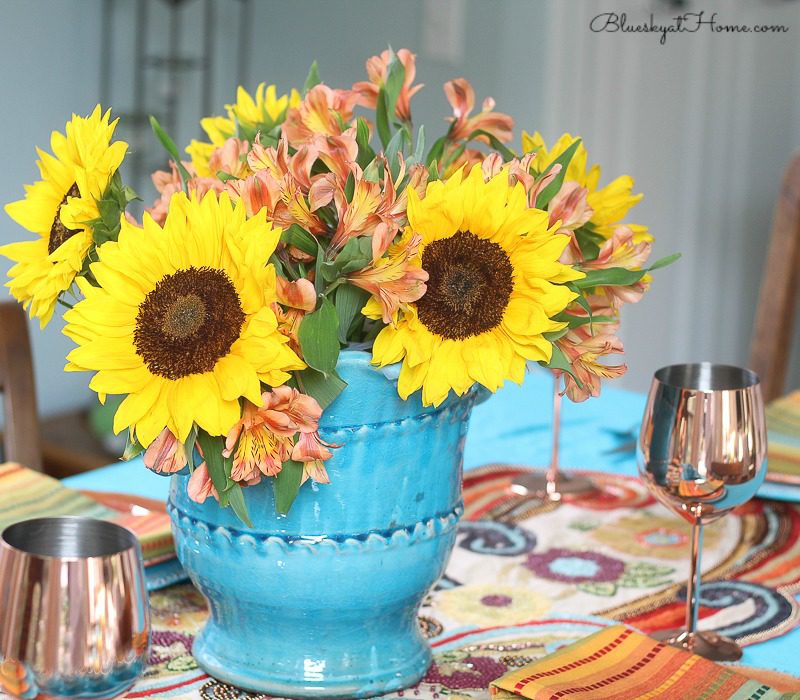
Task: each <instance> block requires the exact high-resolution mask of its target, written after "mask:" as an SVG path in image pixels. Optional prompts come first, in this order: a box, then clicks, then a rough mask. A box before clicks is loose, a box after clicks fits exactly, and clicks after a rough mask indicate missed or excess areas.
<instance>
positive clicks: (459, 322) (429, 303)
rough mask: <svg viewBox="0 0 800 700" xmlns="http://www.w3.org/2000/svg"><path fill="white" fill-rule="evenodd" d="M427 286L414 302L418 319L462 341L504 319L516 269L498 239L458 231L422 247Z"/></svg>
mask: <svg viewBox="0 0 800 700" xmlns="http://www.w3.org/2000/svg"><path fill="white" fill-rule="evenodd" d="M422 267H423V269H424V270H426V271H427V272H428V282H427V286H428V289H427V291H426V292H425V296H423V297H422V299H420V300H419V301H418V302H417V311H418V313H419V320H420V321H422V323H423V324H424V325H425V327H426V328H427V329H428V330H430V331H431V332H433V333H437V334H438V335H441V336H443V337H445V338H451V339H453V340H463V339H465V338H469V337H470V336H473V335H479V334H481V333H485V332H486V331H489V330H491V329H492V328H495V327H496V326H498V325H499V324H500V321H502V320H503V313H504V312H505V310H506V307H507V306H508V300H509V299H510V298H511V292H512V290H513V289H514V268H513V266H512V265H511V261H510V260H509V259H508V255H507V254H506V252H505V251H504V250H503V249H502V247H500V246H499V245H498V244H497V243H494V242H492V241H487V240H486V239H484V238H479V237H478V236H476V235H475V234H474V233H470V232H469V231H459V232H458V233H456V234H455V235H454V236H451V237H450V238H442V239H440V240H438V241H434V242H433V243H430V244H429V245H427V246H425V250H424V251H423V253H422Z"/></svg>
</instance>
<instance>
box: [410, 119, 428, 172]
mask: <svg viewBox="0 0 800 700" xmlns="http://www.w3.org/2000/svg"><path fill="white" fill-rule="evenodd" d="M411 157H412V158H413V160H415V161H416V162H417V163H421V162H422V159H423V158H424V157H425V126H424V125H420V127H419V131H417V145H416V147H415V148H414V155H413V156H411Z"/></svg>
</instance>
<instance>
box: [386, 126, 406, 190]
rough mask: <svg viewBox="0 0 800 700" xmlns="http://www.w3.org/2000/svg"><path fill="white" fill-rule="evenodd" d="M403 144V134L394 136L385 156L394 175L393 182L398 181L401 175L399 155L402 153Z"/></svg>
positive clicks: (399, 132) (399, 133) (400, 132)
mask: <svg viewBox="0 0 800 700" xmlns="http://www.w3.org/2000/svg"><path fill="white" fill-rule="evenodd" d="M402 143H403V132H402V131H398V132H397V133H395V135H394V136H392V140H391V141H389V145H388V146H386V151H385V156H386V162H387V163H388V164H389V172H390V173H391V174H392V180H396V179H397V176H398V175H399V174H400V159H399V158H398V157H397V154H398V153H399V152H400V147H401V145H402Z"/></svg>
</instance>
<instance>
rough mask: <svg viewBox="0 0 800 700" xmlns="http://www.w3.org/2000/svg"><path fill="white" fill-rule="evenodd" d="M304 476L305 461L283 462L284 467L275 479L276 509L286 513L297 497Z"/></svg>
mask: <svg viewBox="0 0 800 700" xmlns="http://www.w3.org/2000/svg"><path fill="white" fill-rule="evenodd" d="M302 478H303V463H302V462H295V461H293V460H291V459H290V460H289V461H287V462H284V463H283V469H281V470H280V471H279V472H278V475H277V476H276V477H275V479H274V481H273V485H274V487H275V510H277V511H278V512H279V513H281V514H283V515H285V514H286V513H288V512H289V509H290V508H291V507H292V503H294V499H295V498H297V494H298V492H299V491H300V481H301V479H302Z"/></svg>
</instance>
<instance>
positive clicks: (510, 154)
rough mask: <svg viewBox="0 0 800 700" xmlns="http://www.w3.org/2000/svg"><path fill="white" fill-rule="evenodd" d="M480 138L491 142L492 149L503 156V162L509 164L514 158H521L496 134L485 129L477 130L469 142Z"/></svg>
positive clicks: (470, 136) (471, 135)
mask: <svg viewBox="0 0 800 700" xmlns="http://www.w3.org/2000/svg"><path fill="white" fill-rule="evenodd" d="M478 136H483V137H485V138H486V139H488V140H489V143H490V144H491V146H492V148H493V149H494V150H495V151H497V152H498V153H499V154H500V155H501V156H503V160H504V161H505V162H506V163H507V162H508V161H510V160H513V159H514V158H519V156H518V155H517V154H516V153H514V151H512V150H511V149H510V148H509V147H508V146H506V145H505V144H504V143H503V142H502V141H500V139H498V138H497V137H496V136H495V135H494V134H491V133H489V132H488V131H485V130H484V129H475V131H473V132H472V133H471V134H470V135H469V138H468V139H467V141H473V140H474V139H476V138H478Z"/></svg>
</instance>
